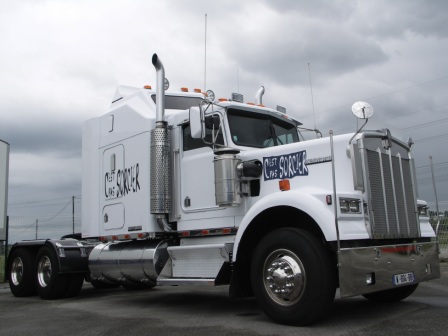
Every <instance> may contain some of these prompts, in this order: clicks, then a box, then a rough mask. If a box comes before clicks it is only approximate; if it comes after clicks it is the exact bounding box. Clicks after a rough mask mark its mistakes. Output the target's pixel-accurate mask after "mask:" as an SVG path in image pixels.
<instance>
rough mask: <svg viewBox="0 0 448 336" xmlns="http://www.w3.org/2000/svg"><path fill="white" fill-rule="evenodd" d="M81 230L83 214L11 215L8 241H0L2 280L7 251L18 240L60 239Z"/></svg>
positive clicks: (0, 273)
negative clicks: (48, 215)
mask: <svg viewBox="0 0 448 336" xmlns="http://www.w3.org/2000/svg"><path fill="white" fill-rule="evenodd" d="M79 232H81V214H80V213H75V214H74V215H73V214H70V215H63V214H61V215H58V216H57V217H54V216H53V217H29V216H20V217H9V229H8V242H1V241H0V282H2V281H4V279H5V274H4V271H5V258H6V256H5V251H6V249H8V250H9V249H10V247H11V246H12V245H13V244H14V243H15V242H18V241H22V240H33V239H59V238H61V237H62V236H65V235H67V234H71V233H79Z"/></svg>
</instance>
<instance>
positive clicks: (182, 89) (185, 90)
mask: <svg viewBox="0 0 448 336" xmlns="http://www.w3.org/2000/svg"><path fill="white" fill-rule="evenodd" d="M180 90H181V91H182V92H188V88H186V87H181V88H180Z"/></svg>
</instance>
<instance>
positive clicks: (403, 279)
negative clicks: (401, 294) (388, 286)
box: [393, 272, 415, 286]
mask: <svg viewBox="0 0 448 336" xmlns="http://www.w3.org/2000/svg"><path fill="white" fill-rule="evenodd" d="M414 281H415V275H414V272H409V273H402V274H395V275H394V277H393V282H394V285H395V286H399V285H404V284H409V283H413V282H414Z"/></svg>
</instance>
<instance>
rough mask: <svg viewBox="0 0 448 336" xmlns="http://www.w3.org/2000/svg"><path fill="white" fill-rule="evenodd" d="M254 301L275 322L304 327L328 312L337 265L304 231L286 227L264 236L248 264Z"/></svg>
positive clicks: (315, 240)
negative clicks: (249, 265)
mask: <svg viewBox="0 0 448 336" xmlns="http://www.w3.org/2000/svg"><path fill="white" fill-rule="evenodd" d="M251 282H252V289H253V292H254V294H255V298H256V300H257V302H258V304H259V305H260V307H261V308H262V310H263V311H264V313H265V314H266V315H267V316H268V317H270V318H271V319H272V320H274V321H275V322H277V323H281V324H287V325H296V326H304V325H309V324H311V323H313V322H316V321H317V320H319V319H320V318H322V317H323V316H324V315H325V314H326V313H327V312H328V311H329V309H330V307H331V305H332V303H333V300H334V296H335V291H336V264H335V263H334V262H332V258H331V255H330V253H329V251H327V250H326V249H325V248H324V246H323V244H322V243H321V242H320V241H319V240H318V239H317V238H316V237H315V236H314V235H312V234H310V233H309V232H307V231H303V230H299V229H293V228H285V229H278V230H275V231H273V232H271V233H269V234H268V235H267V236H265V237H264V238H263V239H262V240H261V241H260V243H259V244H258V245H257V247H256V249H255V251H254V254H253V260H252V263H251Z"/></svg>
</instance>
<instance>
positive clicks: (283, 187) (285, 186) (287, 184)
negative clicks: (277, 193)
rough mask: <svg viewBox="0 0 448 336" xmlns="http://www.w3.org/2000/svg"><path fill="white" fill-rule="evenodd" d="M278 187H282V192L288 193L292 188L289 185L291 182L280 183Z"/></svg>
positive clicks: (283, 181) (282, 181)
mask: <svg viewBox="0 0 448 336" xmlns="http://www.w3.org/2000/svg"><path fill="white" fill-rule="evenodd" d="M278 186H279V187H280V190H281V191H287V190H289V189H291V186H290V184H289V180H281V181H278Z"/></svg>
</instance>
